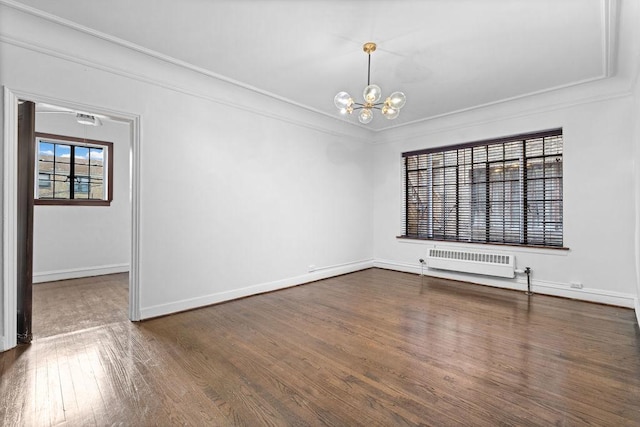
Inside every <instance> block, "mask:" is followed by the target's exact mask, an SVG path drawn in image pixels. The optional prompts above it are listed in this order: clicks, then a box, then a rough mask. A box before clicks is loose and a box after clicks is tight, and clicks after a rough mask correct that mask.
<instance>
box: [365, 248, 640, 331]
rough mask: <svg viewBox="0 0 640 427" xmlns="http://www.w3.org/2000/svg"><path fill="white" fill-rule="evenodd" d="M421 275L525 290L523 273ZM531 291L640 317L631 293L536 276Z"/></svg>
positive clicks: (404, 267)
mask: <svg viewBox="0 0 640 427" xmlns="http://www.w3.org/2000/svg"><path fill="white" fill-rule="evenodd" d="M373 265H374V267H379V268H385V269H387V270H395V271H403V272H406V273H415V274H420V265H419V264H408V263H402V262H396V261H391V260H379V259H377V260H375V261H374V263H373ZM424 274H425V276H431V277H438V278H442V279H451V280H460V281H463V282H470V283H477V284H480V285H486V286H493V287H497V288H505V289H514V290H521V291H525V290H526V289H527V278H526V276H520V277H517V278H515V279H502V278H498V277H490V276H482V275H476V274H466V273H456V272H450V271H444V270H434V269H428V268H426V267H425V268H424ZM531 290H532V291H533V293H537V294H543V295H552V296H558V297H563V298H571V299H577V300H581V301H589V302H595V303H600V304H608V305H615V306H619V307H626V308H635V309H636V316H638V318H639V319H640V316H639V315H638V313H639V312H640V310H639V309H638V302H637V298H636V296H635V295H633V294H627V293H622V292H615V291H606V290H602V289H593V288H582V289H573V288H571V285H570V284H569V283H559V282H550V281H545V280H536V279H532V280H531ZM639 324H640V321H639Z"/></svg>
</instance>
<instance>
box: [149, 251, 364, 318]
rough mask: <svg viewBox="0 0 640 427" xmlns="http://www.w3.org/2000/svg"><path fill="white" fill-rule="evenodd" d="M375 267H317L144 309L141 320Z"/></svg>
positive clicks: (362, 263)
mask: <svg viewBox="0 0 640 427" xmlns="http://www.w3.org/2000/svg"><path fill="white" fill-rule="evenodd" d="M371 267H373V260H364V261H355V262H350V263H345V264H339V265H333V266H328V267H316V268H315V269H314V271H313V272H310V273H308V274H304V275H301V276H294V277H290V278H287V279H282V280H276V281H274V282H268V283H261V284H257V285H252V286H247V287H244V288H240V289H233V290H230V291H223V292H217V293H215V294H209V295H204V296H201V297H196V298H189V299H184V300H181V301H175V302H171V303H167V304H159V305H155V306H152V307H143V308H142V309H141V311H140V316H141V319H149V318H152V317H158V316H164V315H167V314H171V313H176V312H179V311H185V310H191V309H194V308H198V307H205V306H207V305H212V304H218V303H221V302H225V301H231V300H234V299H238V298H243V297H247V296H251V295H256V294H261V293H265V292H271V291H276V290H278V289H284V288H289V287H292V286H298V285H302V284H304V283H309V282H315V281H316V280H321V279H327V278H329V277H334V276H339V275H341V274H347V273H353V272H355V271H360V270H366V269H367V268H371Z"/></svg>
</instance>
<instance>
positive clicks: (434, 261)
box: [427, 249, 515, 278]
mask: <svg viewBox="0 0 640 427" xmlns="http://www.w3.org/2000/svg"><path fill="white" fill-rule="evenodd" d="M427 267H429V268H435V269H440V270H452V271H460V272H463V273H476V274H484V275H488V276H500V277H510V278H513V277H515V257H514V256H513V255H508V254H495V253H493V254H492V253H486V252H471V251H453V250H448V249H429V253H428V255H427Z"/></svg>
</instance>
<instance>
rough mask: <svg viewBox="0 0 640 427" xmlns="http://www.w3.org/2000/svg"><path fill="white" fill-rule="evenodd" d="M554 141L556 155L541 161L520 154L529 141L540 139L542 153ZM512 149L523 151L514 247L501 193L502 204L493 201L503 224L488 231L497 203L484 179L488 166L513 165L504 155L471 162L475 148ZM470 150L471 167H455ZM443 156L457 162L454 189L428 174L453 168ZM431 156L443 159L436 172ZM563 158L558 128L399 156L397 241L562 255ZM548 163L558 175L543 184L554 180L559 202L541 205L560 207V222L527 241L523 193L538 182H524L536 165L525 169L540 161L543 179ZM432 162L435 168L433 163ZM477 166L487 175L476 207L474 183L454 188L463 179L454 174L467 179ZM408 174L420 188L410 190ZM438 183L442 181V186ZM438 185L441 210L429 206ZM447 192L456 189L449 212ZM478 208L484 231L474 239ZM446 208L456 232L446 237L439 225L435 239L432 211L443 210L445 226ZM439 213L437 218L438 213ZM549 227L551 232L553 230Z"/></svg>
mask: <svg viewBox="0 0 640 427" xmlns="http://www.w3.org/2000/svg"><path fill="white" fill-rule="evenodd" d="M554 137H555V138H556V139H557V138H558V137H559V149H558V150H559V153H558V152H556V153H554V154H550V153H547V154H545V152H544V151H543V152H542V153H541V155H531V156H529V154H528V153H526V152H525V151H524V150H526V146H527V143H528V141H531V143H533V142H534V141H535V140H539V139H542V143H541V145H542V147H546V145H545V141H547V139H546V138H554ZM514 143H515V144H516V145H517V144H518V143H521V145H522V147H521V149H522V154H521V156H520V157H519V163H518V164H519V166H518V175H519V177H518V182H516V185H517V186H519V194H518V197H519V201H518V203H519V204H520V206H519V212H518V213H519V216H518V221H519V222H520V224H519V231H518V233H519V237H518V239H517V241H516V239H515V237H514V236H513V233H514V231H513V230H509V231H507V225H509V224H515V223H514V222H513V218H511V214H512V212H511V211H509V212H507V209H506V208H505V206H506V204H505V203H504V201H505V197H506V192H503V193H502V196H503V198H502V199H499V200H498V201H500V200H501V201H502V203H503V209H502V212H501V214H500V215H501V221H500V223H501V224H502V227H495V228H490V224H491V225H493V224H494V222H493V221H491V219H493V213H491V217H490V216H489V215H490V214H489V212H490V207H489V206H493V205H494V204H495V202H496V199H494V198H493V197H494V196H493V194H491V191H492V190H491V188H492V184H493V182H494V181H493V180H492V179H490V178H489V174H490V173H492V172H491V168H492V167H494V166H493V165H492V162H495V163H496V164H502V165H506V164H507V163H508V162H513V159H512V158H509V157H507V156H506V155H504V156H503V157H501V158H500V159H499V160H493V159H490V158H489V157H487V158H486V159H485V160H480V161H477V160H476V159H475V157H474V156H475V151H474V150H477V149H478V148H480V149H483V148H486V149H487V150H489V148H490V147H496V146H500V145H501V146H502V149H503V150H504V149H505V147H507V145H508V144H514ZM551 143H552V141H551V142H550V144H551ZM556 143H557V141H556ZM469 149H470V151H471V154H470V157H471V161H470V163H467V162H469V161H468V160H466V159H465V163H461V161H460V157H461V151H462V150H467V152H465V153H464V155H466V156H469V153H468V151H469ZM446 153H449V154H450V155H453V154H451V153H454V154H455V157H456V159H455V165H454V166H453V167H455V183H454V184H451V182H447V181H446V179H444V178H442V177H440V176H438V177H436V176H435V175H432V173H433V171H434V170H436V169H442V170H443V171H444V173H446V170H445V169H446V168H447V167H449V166H450V165H452V163H446V161H445V160H444V159H445V156H446V155H447V154H446ZM421 155H432V156H422V157H419V156H421ZM433 155H436V156H442V159H443V163H442V164H439V165H438V166H437V167H435V166H433V165H432V164H431V161H432V160H431V159H433V158H434V156H433ZM563 155H564V138H563V131H562V128H556V129H549V130H545V131H540V132H531V133H526V134H518V135H512V136H507V137H501V138H493V139H486V140H481V141H475V142H469V143H463V144H455V145H447V146H441V147H434V148H428V149H422V150H414V151H409V152H404V153H402V165H401V169H402V177H401V180H402V224H401V225H402V231H401V235H400V236H397V238H399V239H408V240H425V241H434V242H450V243H465V244H468V243H471V244H481V245H504V246H518V247H527V248H542V249H565V250H566V249H568V248H566V247H565V246H564V196H563V187H564V177H563V173H562V171H563V166H562V164H563V163H564V158H563ZM487 156H488V154H487ZM552 157H555V162H558V161H559V162H560V167H559V168H557V167H556V168H555V169H556V170H557V169H559V173H558V175H557V176H551V177H549V178H547V177H546V176H545V177H544V178H543V179H549V182H551V180H552V179H553V181H554V183H555V184H556V185H558V184H559V185H558V188H557V190H558V194H559V198H556V199H554V200H551V199H549V200H547V199H545V200H544V201H543V204H544V203H548V204H549V205H550V206H551V203H555V205H554V207H557V205H558V202H559V211H558V212H556V215H557V216H559V221H556V222H550V223H549V224H551V225H548V224H547V223H546V222H543V228H542V231H540V230H539V229H536V230H535V231H534V232H533V233H531V234H530V235H529V234H528V233H529V229H533V227H535V226H536V225H537V224H536V222H535V221H534V220H529V218H528V217H529V211H530V210H531V209H532V204H531V203H529V200H528V199H529V196H528V192H529V191H533V190H531V189H530V190H528V189H527V185H528V183H529V181H533V180H535V179H537V178H536V177H535V176H534V173H531V177H528V175H527V174H528V171H529V168H531V171H532V172H534V168H535V167H536V165H535V164H533V163H529V160H530V159H533V158H537V160H538V161H540V158H541V159H542V169H544V171H543V174H544V173H546V168H547V166H551V169H554V168H553V167H552V165H549V164H547V163H545V161H546V159H547V158H552ZM558 157H559V158H560V160H558ZM410 159H411V160H410ZM421 160H422V161H424V162H426V163H424V164H420V165H418V163H419V162H420V161H421ZM410 161H411V162H413V163H414V164H415V166H414V165H410V163H409V162H410ZM433 161H434V164H435V160H433ZM477 166H484V167H486V174H487V175H486V179H485V180H484V181H483V182H481V183H480V184H481V187H482V188H483V190H482V192H483V193H484V192H486V194H485V195H483V198H482V200H481V203H480V204H478V201H477V200H475V198H476V197H477V194H476V193H475V192H476V190H475V188H474V186H475V185H476V184H477V183H476V182H475V181H474V179H473V177H471V178H470V179H469V181H470V182H465V183H461V184H459V182H458V181H459V179H460V176H462V175H459V173H463V172H459V171H458V168H463V167H464V168H467V169H468V170H466V169H465V170H464V172H467V173H471V174H473V175H474V176H475V174H476V167H477ZM421 170H422V171H424V172H426V177H424V176H421V175H420V172H419V171H421ZM505 170H506V168H505ZM409 172H417V174H414V175H413V181H415V180H416V179H418V181H419V182H414V184H411V182H410V181H411V179H410V176H409ZM556 172H557V171H556ZM543 176H544V175H543ZM503 177H504V178H503V180H502V181H499V182H498V183H499V184H501V185H503V186H506V185H512V184H513V183H511V181H513V180H512V179H507V178H506V171H505V173H504V174H503ZM449 178H451V177H449ZM442 179H444V181H443V180H442ZM438 185H439V186H441V187H443V192H442V194H440V196H441V198H442V200H439V202H438V203H439V204H441V205H442V206H438V203H436V202H434V200H436V199H437V196H438V195H439V193H437V192H436V190H435V188H436V186H438ZM451 186H453V187H455V188H453V187H452V189H453V190H454V191H453V193H452V194H453V195H454V196H455V202H454V203H453V205H452V206H453V208H451V206H448V205H447V204H446V203H445V200H446V201H447V203H448V197H450V195H449V194H448V193H447V191H446V190H447V188H448V187H451ZM421 187H422V188H421ZM514 188H515V187H514ZM417 191H421V193H420V195H418V196H416V195H417V194H418V193H417ZM465 192H466V193H465ZM512 193H513V191H512V192H509V194H512ZM413 196H415V197H413ZM416 197H418V202H416V201H415V200H414V201H412V200H411V199H412V198H413V199H415V198H416ZM545 197H546V196H545ZM420 198H423V201H420ZM462 199H464V200H462ZM461 200H462V201H461ZM508 202H510V204H512V205H514V206H515V204H514V201H513V200H508ZM536 202H537V201H536ZM464 203H466V204H464ZM411 205H413V206H414V207H413V208H411ZM461 205H462V206H463V207H462V208H461ZM478 207H484V208H485V209H486V216H485V221H486V224H487V228H486V230H484V233H485V234H486V237H484V236H482V232H480V233H479V234H476V230H474V220H475V210H476V209H477V208H478ZM449 208H451V209H454V210H455V218H454V219H453V223H454V225H453V227H454V229H455V231H453V232H452V233H451V234H449V233H450V232H449V231H448V230H447V228H446V227H447V225H446V224H444V225H440V227H442V229H440V230H438V233H436V232H435V231H434V230H435V227H436V223H437V220H436V218H435V216H434V214H433V211H436V210H437V209H440V210H444V211H445V212H446V213H443V215H444V216H443V217H442V218H438V219H441V220H449V217H450V216H451V214H450V213H449V212H448V211H447V209H449ZM451 209H450V210H451ZM459 210H462V211H464V214H463V215H460V214H459ZM516 210H518V209H516ZM438 212H439V213H440V211H438ZM452 212H453V211H452ZM461 221H464V223H463V224H462V225H459V224H460V222H461ZM498 225H499V224H498ZM466 227H468V228H469V229H468V230H466ZM553 227H555V229H554V228H553ZM460 228H463V229H465V231H464V232H461V231H460ZM558 228H559V232H558ZM412 230H413V231H414V233H411V231H412ZM540 232H541V233H542V237H541V238H540V237H539V235H538V233H540ZM496 233H502V238H501V240H497V239H494V238H490V236H494V235H495V234H496ZM447 234H449V235H447ZM508 234H511V235H509V236H508V238H507V237H506V236H507V235H508ZM547 234H550V235H551V237H550V238H549V240H547ZM478 235H480V238H479V237H478Z"/></svg>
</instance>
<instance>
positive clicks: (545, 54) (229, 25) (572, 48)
mask: <svg viewBox="0 0 640 427" xmlns="http://www.w3.org/2000/svg"><path fill="white" fill-rule="evenodd" d="M20 3H23V4H26V5H29V6H32V7H35V8H37V9H40V10H42V11H45V12H48V13H51V14H53V15H56V16H59V17H61V18H64V19H67V20H69V21H73V22H75V23H78V24H80V25H82V26H85V27H88V28H91V29H94V30H97V31H99V32H102V33H106V34H108V35H110V36H114V37H117V38H119V39H122V40H123V41H126V42H128V43H133V44H135V45H139V46H141V47H143V48H146V49H149V50H152V51H155V52H157V53H160V54H163V55H167V56H169V57H171V58H175V59H176V60H179V61H183V62H186V63H188V64H191V65H192V66H194V67H199V68H202V69H205V70H208V71H209V72H211V73H214V74H216V75H219V76H223V77H224V78H226V79H230V80H233V81H236V82H238V83H239V84H241V85H244V86H248V87H251V88H256V89H258V90H260V91H263V92H266V93H268V94H272V95H274V96H276V97H279V98H282V99H285V100H288V101H290V102H293V103H295V104H298V105H300V106H303V107H305V108H308V109H311V110H314V111H317V112H320V113H324V114H327V115H331V116H336V117H338V118H339V119H340V120H349V121H352V122H355V123H357V117H356V116H355V115H353V116H351V117H347V118H340V116H339V114H338V113H337V109H336V108H335V107H334V105H333V97H334V96H335V94H336V93H337V92H339V91H341V90H345V91H347V92H349V93H350V94H351V95H352V96H353V97H354V98H356V101H360V100H361V97H362V95H361V93H362V89H363V88H364V86H365V85H366V78H367V57H366V54H365V53H364V52H363V51H362V45H363V43H364V42H367V41H373V42H376V43H377V44H378V50H377V51H376V52H375V53H373V54H372V58H371V81H372V83H376V84H378V85H379V86H380V87H381V88H382V91H383V96H387V95H388V94H390V93H391V92H393V91H396V90H400V91H403V92H404V93H405V94H406V96H407V104H406V106H405V107H404V108H403V110H402V111H401V114H400V117H398V118H397V119H396V120H394V121H388V120H386V119H385V118H383V117H382V116H380V115H376V116H375V118H374V120H373V122H372V123H370V124H369V125H368V127H370V128H372V129H374V130H379V129H384V128H386V127H389V126H397V125H402V124H406V123H410V122H414V121H418V120H422V119H425V118H431V117H435V116H439V115H445V114H448V113H451V112H454V111H460V110H465V109H470V108H474V107H477V106H480V105H485V104H490V103H495V102H500V101H502V100H505V99H510V98H514V97H521V96H524V95H527V94H531V93H536V92H541V91H547V90H551V89H554V88H558V87H564V86H570V85H574V84H579V83H582V82H585V81H590V80H594V79H600V78H605V77H608V76H609V75H610V74H611V72H612V68H611V60H612V58H614V56H615V55H614V54H615V48H616V46H615V45H614V42H615V40H616V38H615V37H611V36H610V31H613V32H614V34H615V31H617V23H616V22H617V21H616V19H615V16H614V17H610V16H609V15H610V13H609V9H610V8H609V5H610V1H607V0H448V1H445V0H433V1H425V0H422V1H411V0H408V1H402V0H400V1H394V2H389V1H374V0H324V1H321V0H306V1H295V0H216V1H213V0H180V1H178V0H135V1H131V0H110V1H108V2H93V1H85V0H56V1H50V0H20ZM612 4H614V5H615V3H612Z"/></svg>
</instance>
